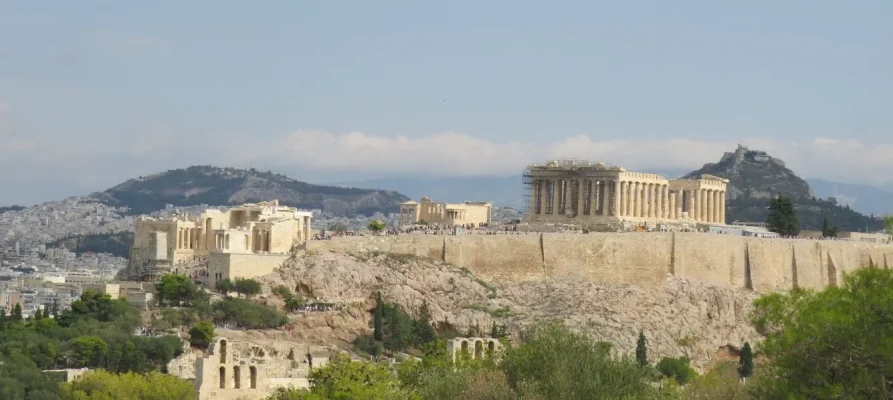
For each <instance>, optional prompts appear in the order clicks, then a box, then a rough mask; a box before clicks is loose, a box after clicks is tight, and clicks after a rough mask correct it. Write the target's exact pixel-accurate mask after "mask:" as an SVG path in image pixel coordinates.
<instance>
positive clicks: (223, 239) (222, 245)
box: [214, 233, 229, 250]
mask: <svg viewBox="0 0 893 400" xmlns="http://www.w3.org/2000/svg"><path fill="white" fill-rule="evenodd" d="M214 237H215V239H216V240H215V243H214V248H215V249H221V250H229V234H228V233H218V234H217V235H215V236H214Z"/></svg>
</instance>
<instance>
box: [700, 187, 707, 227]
mask: <svg viewBox="0 0 893 400" xmlns="http://www.w3.org/2000/svg"><path fill="white" fill-rule="evenodd" d="M698 196H699V197H700V199H698V207H700V208H699V209H698V220H699V221H706V220H707V190H705V189H701V190H698Z"/></svg>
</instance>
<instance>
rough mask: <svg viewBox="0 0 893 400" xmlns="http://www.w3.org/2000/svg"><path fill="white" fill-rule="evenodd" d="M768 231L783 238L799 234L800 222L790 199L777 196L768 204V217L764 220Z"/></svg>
mask: <svg viewBox="0 0 893 400" xmlns="http://www.w3.org/2000/svg"><path fill="white" fill-rule="evenodd" d="M766 223H767V224H768V225H769V230H770V231H772V232H775V233H778V234H779V235H783V236H797V235H799V234H800V222H799V221H798V220H797V213H796V211H795V210H794V202H793V201H791V199H790V198H788V197H784V196H778V197H776V198H774V199H772V201H771V202H770V203H769V216H768V217H767V219H766Z"/></svg>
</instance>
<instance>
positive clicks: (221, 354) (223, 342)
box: [220, 339, 226, 364]
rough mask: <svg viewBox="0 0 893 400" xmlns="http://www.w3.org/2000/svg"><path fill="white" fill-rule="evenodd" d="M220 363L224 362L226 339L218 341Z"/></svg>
mask: <svg viewBox="0 0 893 400" xmlns="http://www.w3.org/2000/svg"><path fill="white" fill-rule="evenodd" d="M220 363H221V364H224V363H226V339H223V340H221V341H220Z"/></svg>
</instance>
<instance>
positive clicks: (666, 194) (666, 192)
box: [660, 185, 670, 219]
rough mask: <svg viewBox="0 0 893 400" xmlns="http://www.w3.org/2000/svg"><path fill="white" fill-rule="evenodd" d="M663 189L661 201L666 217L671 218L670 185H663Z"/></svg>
mask: <svg viewBox="0 0 893 400" xmlns="http://www.w3.org/2000/svg"><path fill="white" fill-rule="evenodd" d="M661 188H662V189H663V196H661V200H660V201H661V203H662V206H663V213H664V218H666V219H670V185H663V186H661Z"/></svg>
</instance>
